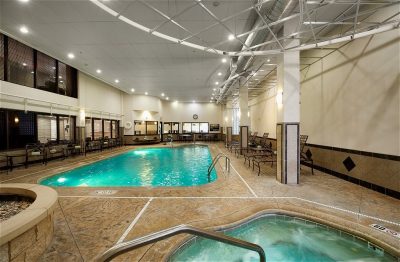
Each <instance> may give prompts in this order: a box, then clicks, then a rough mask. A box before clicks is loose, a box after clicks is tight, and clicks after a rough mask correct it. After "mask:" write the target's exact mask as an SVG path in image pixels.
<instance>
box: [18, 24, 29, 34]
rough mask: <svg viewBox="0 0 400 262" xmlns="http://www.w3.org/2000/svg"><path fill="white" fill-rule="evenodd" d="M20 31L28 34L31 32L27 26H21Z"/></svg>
mask: <svg viewBox="0 0 400 262" xmlns="http://www.w3.org/2000/svg"><path fill="white" fill-rule="evenodd" d="M19 31H20V32H21V33H23V34H27V33H29V30H28V28H27V27H26V26H24V25H23V26H21V27H20V28H19Z"/></svg>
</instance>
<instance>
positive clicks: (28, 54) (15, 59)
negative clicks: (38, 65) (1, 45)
mask: <svg viewBox="0 0 400 262" xmlns="http://www.w3.org/2000/svg"><path fill="white" fill-rule="evenodd" d="M7 43H8V48H7V50H8V52H7V53H8V60H7V81H8V82H11V83H14V84H18V85H23V86H28V87H33V85H34V73H35V72H34V66H33V49H32V48H30V47H29V46H26V45H24V44H21V43H20V42H18V41H15V40H14V39H12V38H8V42H7Z"/></svg>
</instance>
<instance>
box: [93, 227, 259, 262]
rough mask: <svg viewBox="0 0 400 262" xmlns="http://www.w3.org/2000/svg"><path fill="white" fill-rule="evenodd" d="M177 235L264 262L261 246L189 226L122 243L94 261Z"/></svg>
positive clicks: (106, 259) (98, 261)
mask: <svg viewBox="0 0 400 262" xmlns="http://www.w3.org/2000/svg"><path fill="white" fill-rule="evenodd" d="M179 234H191V235H196V236H201V237H204V238H208V239H212V240H216V241H219V242H222V243H225V244H229V245H232V246H236V247H241V248H244V249H248V250H252V251H255V252H257V253H258V254H259V255H260V261H261V262H265V261H266V258H265V252H264V250H263V249H262V247H261V246H259V245H256V244H253V243H250V242H247V241H244V240H240V239H237V238H233V237H230V236H226V235H224V234H222V233H217V232H213V231H208V230H204V229H200V228H195V227H192V226H189V225H179V226H175V227H171V228H168V229H165V230H161V231H158V232H155V233H152V234H149V235H146V236H143V237H139V238H136V239H133V240H131V241H128V242H123V243H120V244H118V245H115V246H113V247H112V248H110V249H108V250H107V251H106V252H104V253H103V254H102V255H101V256H100V257H97V258H96V260H95V261H97V262H103V261H111V259H113V258H115V257H117V256H119V255H121V254H124V253H126V252H128V251H131V250H134V249H136V248H139V247H142V246H145V245H148V244H151V243H155V242H158V241H160V240H164V239H166V238H169V237H172V236H175V235H179Z"/></svg>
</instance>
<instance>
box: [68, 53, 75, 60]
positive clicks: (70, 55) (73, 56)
mask: <svg viewBox="0 0 400 262" xmlns="http://www.w3.org/2000/svg"><path fill="white" fill-rule="evenodd" d="M67 56H68V58H69V59H74V58H75V55H74V54H73V53H68V55H67Z"/></svg>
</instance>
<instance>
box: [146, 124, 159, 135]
mask: <svg viewBox="0 0 400 262" xmlns="http://www.w3.org/2000/svg"><path fill="white" fill-rule="evenodd" d="M157 133H158V122H157V121H146V135H157Z"/></svg>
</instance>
